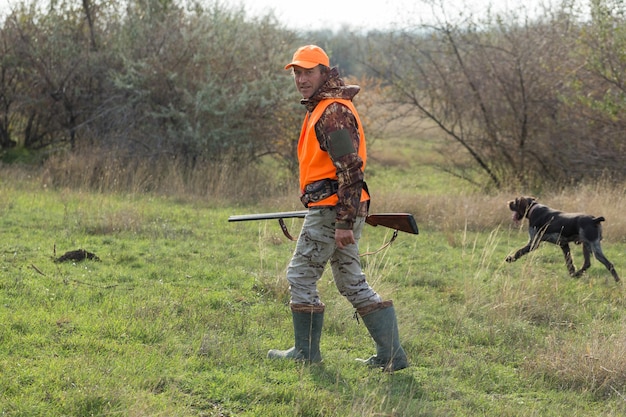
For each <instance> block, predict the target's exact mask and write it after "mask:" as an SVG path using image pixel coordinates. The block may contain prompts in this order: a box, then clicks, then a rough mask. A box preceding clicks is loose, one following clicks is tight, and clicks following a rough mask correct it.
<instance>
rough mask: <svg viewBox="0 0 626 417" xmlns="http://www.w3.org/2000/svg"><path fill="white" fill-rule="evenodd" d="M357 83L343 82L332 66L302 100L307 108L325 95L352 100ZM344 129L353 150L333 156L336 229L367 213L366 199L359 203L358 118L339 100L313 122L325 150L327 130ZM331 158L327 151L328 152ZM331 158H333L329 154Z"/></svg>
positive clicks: (360, 179) (348, 224) (346, 225)
mask: <svg viewBox="0 0 626 417" xmlns="http://www.w3.org/2000/svg"><path fill="white" fill-rule="evenodd" d="M360 89H361V88H360V87H359V86H356V85H345V84H344V82H343V80H342V79H341V78H340V77H339V72H338V71H337V68H332V69H331V71H330V75H329V79H328V81H326V83H324V85H322V86H321V87H320V88H319V90H317V91H316V92H315V94H314V95H313V96H312V97H311V98H309V99H303V100H302V101H301V103H302V104H303V105H304V106H305V107H306V109H307V111H309V112H312V111H313V109H315V106H317V104H318V103H319V102H320V101H321V100H323V99H327V98H340V99H347V100H352V99H353V98H354V96H356V95H357V94H358V92H359V91H360ZM342 129H346V130H348V132H349V133H350V137H351V139H352V143H353V146H354V149H355V150H356V152H354V153H350V154H347V155H344V156H342V157H340V158H337V159H336V160H335V159H333V165H334V166H335V168H336V170H337V178H338V179H339V190H338V191H337V196H338V197H339V203H338V204H337V206H336V210H337V222H336V227H337V228H338V229H351V228H352V225H353V224H354V220H355V218H356V217H357V216H366V215H367V207H368V206H367V203H361V201H360V200H361V190H362V188H363V161H362V160H361V158H360V157H359V155H358V153H357V152H358V149H359V130H358V127H357V122H356V119H355V117H354V115H353V114H352V111H351V110H350V109H348V107H346V106H344V105H343V104H340V103H332V104H331V105H329V106H328V107H327V108H326V110H324V113H323V114H322V116H321V117H320V119H319V121H318V122H317V123H316V125H315V134H316V136H317V140H318V141H319V143H320V148H321V149H322V150H324V151H326V152H328V149H329V141H330V133H331V132H334V131H337V130H342ZM328 156H329V158H331V155H330V153H329V154H328ZM331 159H332V158H331Z"/></svg>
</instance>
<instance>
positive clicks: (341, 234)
mask: <svg viewBox="0 0 626 417" xmlns="http://www.w3.org/2000/svg"><path fill="white" fill-rule="evenodd" d="M335 243H336V244H337V247H338V248H339V249H343V248H345V247H346V246H348V245H351V244H353V243H356V241H355V240H354V233H352V230H350V229H335Z"/></svg>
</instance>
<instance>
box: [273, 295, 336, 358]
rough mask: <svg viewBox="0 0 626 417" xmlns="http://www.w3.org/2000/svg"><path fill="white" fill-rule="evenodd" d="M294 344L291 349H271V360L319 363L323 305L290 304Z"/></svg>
mask: <svg viewBox="0 0 626 417" xmlns="http://www.w3.org/2000/svg"><path fill="white" fill-rule="evenodd" d="M291 315H292V316H293V331H294V336H295V344H294V346H293V347H292V348H291V349H287V350H277V349H271V350H270V351H269V352H267V357H268V358H271V359H294V360H297V361H305V362H309V363H313V362H321V361H322V354H321V353H320V338H321V336H322V325H323V324H324V305H323V304H322V305H310V304H292V305H291Z"/></svg>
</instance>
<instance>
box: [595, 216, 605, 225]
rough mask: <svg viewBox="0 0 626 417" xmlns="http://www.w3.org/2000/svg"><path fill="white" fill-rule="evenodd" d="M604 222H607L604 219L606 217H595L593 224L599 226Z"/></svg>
mask: <svg viewBox="0 0 626 417" xmlns="http://www.w3.org/2000/svg"><path fill="white" fill-rule="evenodd" d="M604 220H605V219H604V217H602V216H600V217H594V218H593V222H594V223H595V224H598V223H600V222H603V221H604Z"/></svg>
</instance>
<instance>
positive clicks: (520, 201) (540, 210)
mask: <svg viewBox="0 0 626 417" xmlns="http://www.w3.org/2000/svg"><path fill="white" fill-rule="evenodd" d="M507 204H508V206H509V209H510V210H511V211H512V212H513V220H514V221H516V222H519V221H523V220H524V218H527V219H528V223H529V227H528V234H529V235H530V240H529V241H528V244H527V245H526V246H524V247H523V248H521V249H519V250H518V251H516V252H515V253H514V254H513V255H509V256H507V257H506V261H507V262H515V261H516V260H518V259H519V258H521V257H522V256H524V255H526V254H527V253H528V252H530V251H532V250H535V249H537V247H539V244H540V243H541V242H550V243H554V244H555V245H559V246H560V247H561V250H562V251H563V255H564V256H565V264H566V266H567V270H568V271H569V274H570V275H571V276H572V277H579V276H580V275H582V274H583V272H585V271H586V270H587V269H588V268H589V267H590V266H591V259H590V258H591V256H590V255H591V254H592V253H593V255H594V256H595V257H596V259H597V260H598V261H600V262H601V263H602V264H603V265H604V266H605V267H606V269H608V270H609V272H611V275H613V278H614V279H615V282H619V281H620V278H619V276H618V275H617V272H616V271H615V267H613V264H612V263H611V262H609V260H608V259H606V256H604V254H603V253H602V248H601V247H600V241H601V240H602V225H601V224H600V223H601V222H603V221H604V220H605V219H604V217H594V216H590V215H588V214H581V213H564V212H562V211H557V210H553V209H551V208H549V207H547V206H544V205H542V204H539V203H537V199H536V198H534V197H518V198H516V199H515V200H513V201H509V202H508V203H507ZM570 242H575V243H576V244H581V243H582V245H583V256H584V257H585V262H584V264H583V266H582V267H581V268H580V269H579V270H578V271H576V268H575V267H574V262H573V261H572V254H571V253H570V247H569V243H570Z"/></svg>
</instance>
